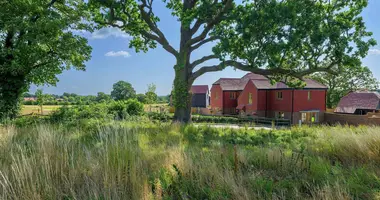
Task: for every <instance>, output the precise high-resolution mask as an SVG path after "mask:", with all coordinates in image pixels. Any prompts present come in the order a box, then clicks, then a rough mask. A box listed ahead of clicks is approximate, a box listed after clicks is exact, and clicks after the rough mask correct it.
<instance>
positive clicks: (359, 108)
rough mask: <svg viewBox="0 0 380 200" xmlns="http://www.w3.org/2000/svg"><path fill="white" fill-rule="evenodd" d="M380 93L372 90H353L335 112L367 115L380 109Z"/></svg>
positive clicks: (342, 100)
mask: <svg viewBox="0 0 380 200" xmlns="http://www.w3.org/2000/svg"><path fill="white" fill-rule="evenodd" d="M379 103H380V94H379V93H378V92H371V91H357V92H351V93H349V94H348V95H346V96H344V97H343V98H342V99H341V100H340V101H339V104H338V106H337V107H336V109H335V111H334V112H335V113H344V114H356V115H366V114H367V113H368V112H376V111H377V110H379V109H380V104H379Z"/></svg>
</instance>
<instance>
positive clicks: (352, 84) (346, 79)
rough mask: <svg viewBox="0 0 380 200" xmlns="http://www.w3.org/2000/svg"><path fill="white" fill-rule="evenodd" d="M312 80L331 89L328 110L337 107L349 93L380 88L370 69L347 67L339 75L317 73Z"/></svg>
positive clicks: (327, 104) (328, 95) (328, 94)
mask: <svg viewBox="0 0 380 200" xmlns="http://www.w3.org/2000/svg"><path fill="white" fill-rule="evenodd" d="M312 78H313V79H314V80H317V81H319V82H320V83H322V84H324V85H326V86H327V87H328V88H329V89H328V91H327V102H326V106H327V107H328V108H334V107H336V106H337V105H338V103H339V101H340V99H341V98H342V97H343V96H345V95H347V94H348V93H349V92H352V91H356V90H359V89H366V90H376V89H378V87H379V82H378V80H377V79H376V78H374V77H373V74H372V72H371V70H370V69H369V68H368V67H345V68H343V69H342V71H341V72H340V73H339V74H336V75H334V74H328V73H316V74H315V75H313V76H312Z"/></svg>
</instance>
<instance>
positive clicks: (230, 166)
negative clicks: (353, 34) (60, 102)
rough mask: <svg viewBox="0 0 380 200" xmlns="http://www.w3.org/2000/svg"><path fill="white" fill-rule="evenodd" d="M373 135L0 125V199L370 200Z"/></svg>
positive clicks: (376, 145)
mask: <svg viewBox="0 0 380 200" xmlns="http://www.w3.org/2000/svg"><path fill="white" fill-rule="evenodd" d="M379 134H380V128H377V127H358V128H352V127H317V128H309V127H302V128H294V129H292V130H276V131H266V130H259V131H255V130H247V129H241V130H230V129H213V128H208V127H198V128H197V127H194V126H181V125H176V124H174V125H170V124H159V125H154V124H149V123H144V124H142V123H138V122H133V123H132V124H131V123H127V124H123V123H115V124H109V125H107V126H100V127H99V128H98V129H97V131H95V132H93V131H88V130H86V129H85V130H83V129H80V128H73V127H71V128H70V127H65V126H56V125H48V124H45V125H37V126H31V127H27V128H16V127H11V126H10V127H3V128H0V199H375V198H379V194H380V193H379V191H380V180H379V173H380V163H379V156H380V155H379V154H380V151H379V149H380V136H379Z"/></svg>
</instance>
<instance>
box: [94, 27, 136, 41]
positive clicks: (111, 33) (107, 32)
mask: <svg viewBox="0 0 380 200" xmlns="http://www.w3.org/2000/svg"><path fill="white" fill-rule="evenodd" d="M108 37H119V38H125V39H131V38H132V37H131V36H130V35H128V34H126V33H125V32H123V31H121V30H120V29H118V28H115V27H110V28H103V29H100V30H97V31H95V32H93V33H92V35H91V39H105V38H108Z"/></svg>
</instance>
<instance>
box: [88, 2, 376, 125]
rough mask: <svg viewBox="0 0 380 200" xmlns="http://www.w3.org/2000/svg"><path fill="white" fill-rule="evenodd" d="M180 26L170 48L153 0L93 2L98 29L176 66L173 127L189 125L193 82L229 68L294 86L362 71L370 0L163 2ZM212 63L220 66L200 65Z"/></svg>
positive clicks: (366, 50) (366, 45)
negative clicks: (208, 50)
mask: <svg viewBox="0 0 380 200" xmlns="http://www.w3.org/2000/svg"><path fill="white" fill-rule="evenodd" d="M164 3H165V4H166V7H167V8H168V9H169V11H168V12H171V14H172V15H173V17H176V18H177V19H178V21H179V22H180V30H178V34H180V37H179V38H180V43H179V46H178V47H174V46H173V45H172V44H170V43H169V40H168V39H167V37H166V36H165V34H164V33H163V32H162V30H160V27H159V25H158V22H159V18H158V16H157V15H156V14H155V12H154V8H153V0H90V1H89V5H90V8H91V10H92V12H93V16H94V20H95V21H96V22H97V23H98V24H99V25H100V26H99V27H100V28H101V27H105V26H113V27H118V28H120V29H121V30H123V31H125V32H126V33H128V34H130V35H131V36H132V37H133V39H132V41H131V42H130V47H133V48H135V49H136V51H141V50H142V51H147V50H148V49H149V48H155V47H156V46H157V45H158V44H159V45H160V46H162V47H163V48H164V49H165V50H166V51H167V52H168V53H170V54H171V55H173V57H174V58H175V59H176V64H175V65H174V66H173V68H174V71H175V78H174V84H173V85H174V88H173V93H172V94H173V103H174V106H175V108H176V111H175V120H178V121H183V122H188V121H189V120H190V119H191V117H190V115H191V114H190V111H191V102H190V100H191V94H190V92H189V90H190V87H191V85H192V84H193V82H194V80H195V79H197V78H198V77H199V76H201V75H203V74H204V73H207V72H213V71H220V70H223V69H224V68H226V67H234V68H236V69H240V70H244V71H250V72H254V73H257V74H261V75H264V76H267V77H269V78H270V79H271V80H273V81H283V82H285V83H287V84H288V85H292V86H294V85H295V84H296V85H299V84H300V81H298V80H302V78H303V77H304V76H305V75H308V74H312V73H314V72H328V73H335V72H337V71H339V69H340V68H341V66H360V63H361V62H360V59H361V58H362V57H364V56H366V54H367V52H368V49H369V46H371V45H374V44H375V43H376V42H375V41H374V40H373V39H370V38H368V37H370V36H371V33H370V32H367V31H366V27H365V25H364V22H363V19H362V18H361V17H360V13H361V12H362V10H363V8H365V7H366V6H367V3H368V2H367V0H359V1H358V0H251V1H248V0H243V2H239V3H235V2H234V1H233V0H164ZM205 44H213V45H214V47H213V51H212V54H210V55H205V56H204V57H202V58H200V59H198V60H194V61H192V59H191V56H192V53H193V52H194V51H197V50H198V48H200V47H202V46H203V45H205ZM209 60H219V64H216V65H211V66H205V62H206V61H209Z"/></svg>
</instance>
